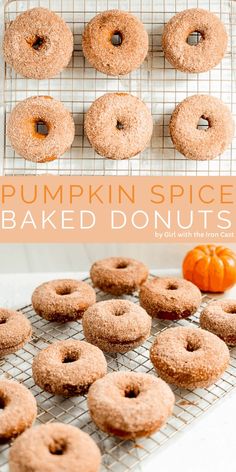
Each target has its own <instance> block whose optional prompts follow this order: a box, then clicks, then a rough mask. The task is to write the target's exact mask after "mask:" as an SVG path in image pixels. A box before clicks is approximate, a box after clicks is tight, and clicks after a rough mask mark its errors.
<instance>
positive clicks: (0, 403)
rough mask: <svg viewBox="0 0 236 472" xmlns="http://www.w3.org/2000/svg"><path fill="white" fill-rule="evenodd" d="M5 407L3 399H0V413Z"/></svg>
mask: <svg viewBox="0 0 236 472" xmlns="http://www.w3.org/2000/svg"><path fill="white" fill-rule="evenodd" d="M5 406H6V402H5V400H4V398H2V397H0V411H1V410H4V408H5Z"/></svg>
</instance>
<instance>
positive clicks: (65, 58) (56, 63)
mask: <svg viewBox="0 0 236 472" xmlns="http://www.w3.org/2000/svg"><path fill="white" fill-rule="evenodd" d="M3 50H4V58H5V61H6V62H7V63H8V64H9V65H10V66H11V67H13V68H14V69H15V71H16V72H17V73H18V74H21V75H23V76H24V77H29V78H32V79H48V78H50V77H54V76H56V75H57V74H59V72H61V71H62V69H64V68H65V67H66V66H67V65H68V63H69V62H70V59H71V56H72V52H73V35H72V32H71V31H70V29H69V27H68V26H67V24H66V23H65V22H64V20H63V19H62V18H60V17H59V16H58V15H56V14H55V13H54V12H52V11H50V10H48V9H46V8H33V9H31V10H27V11H25V12H24V13H21V14H20V15H19V16H17V18H16V19H15V20H14V21H13V22H11V23H10V25H9V27H8V28H7V30H6V32H5V36H4V44H3Z"/></svg>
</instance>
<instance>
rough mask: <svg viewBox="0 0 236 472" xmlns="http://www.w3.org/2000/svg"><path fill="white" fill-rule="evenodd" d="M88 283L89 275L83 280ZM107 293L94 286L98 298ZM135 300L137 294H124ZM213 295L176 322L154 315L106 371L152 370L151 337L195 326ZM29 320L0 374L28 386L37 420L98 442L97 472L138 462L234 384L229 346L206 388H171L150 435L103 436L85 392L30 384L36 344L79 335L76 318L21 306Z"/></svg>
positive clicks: (234, 355) (120, 471)
mask: <svg viewBox="0 0 236 472" xmlns="http://www.w3.org/2000/svg"><path fill="white" fill-rule="evenodd" d="M86 281H87V282H88V283H90V284H91V281H90V279H86ZM109 298H111V297H110V296H109V295H106V294H104V293H103V292H101V291H99V290H97V301H100V300H106V299H109ZM125 298H128V299H129V300H131V301H133V302H134V303H138V301H139V300H138V295H137V294H134V295H133V296H129V297H125ZM210 301H212V298H210V297H208V296H204V297H203V299H202V303H201V307H200V309H199V311H198V312H197V313H196V314H195V315H194V316H192V317H191V318H190V319H188V320H181V321H178V322H176V323H173V322H168V321H158V320H153V325H152V332H151V336H150V337H149V339H148V340H147V341H146V342H145V343H144V344H143V345H142V346H141V347H139V348H137V349H135V350H133V351H130V352H128V353H126V354H107V355H106V359H107V363H108V369H109V371H117V370H128V371H130V370H132V371H134V372H145V373H150V372H151V373H154V369H153V367H152V364H151V362H150V360H149V350H150V347H151V345H152V342H153V340H154V338H155V336H156V334H158V333H159V332H160V331H162V330H164V329H166V328H168V327H170V326H175V325H182V326H189V325H191V326H194V327H197V326H198V324H199V323H198V320H199V313H200V312H201V310H203V309H204V308H205V307H206V306H207V304H208V303H209V302H210ZM21 311H22V312H23V313H24V314H25V315H26V316H27V317H28V318H29V320H30V321H31V323H32V326H33V337H32V340H31V341H30V342H29V343H28V344H26V346H25V347H24V348H23V349H21V350H20V351H18V352H17V353H16V354H12V355H10V356H7V357H6V359H4V360H2V361H0V376H2V377H6V378H9V379H15V380H17V381H18V382H21V383H22V384H24V385H25V386H26V387H28V388H29V389H30V390H31V392H32V393H33V395H34V396H35V397H36V399H37V404H38V418H37V423H38V424H44V423H50V422H54V421H59V422H63V423H66V424H71V425H74V426H77V427H79V428H81V429H82V430H83V431H85V432H87V433H88V434H90V436H91V437H92V438H93V439H94V440H95V441H96V443H97V444H98V446H99V448H100V450H101V452H102V455H103V461H102V463H103V465H102V471H103V472H105V471H113V472H128V471H130V470H133V469H135V468H136V467H137V466H138V465H139V463H140V461H142V460H143V459H145V458H146V457H148V456H149V455H150V454H151V453H153V452H154V451H157V450H158V449H159V448H160V447H161V446H162V445H163V444H164V443H166V442H167V441H168V440H169V439H170V438H172V437H173V436H174V435H175V434H176V433H178V432H179V431H180V430H182V429H183V428H185V426H187V425H188V424H190V423H192V421H194V420H195V419H196V418H197V417H198V416H200V415H201V414H203V413H204V412H205V411H206V410H208V409H209V408H210V407H211V406H212V405H214V404H215V403H216V402H217V401H218V400H220V399H221V398H222V397H224V396H225V395H226V394H227V393H228V392H229V391H230V390H232V389H233V388H234V387H235V385H236V350H235V349H232V350H231V361H230V366H229V367H228V369H227V370H226V372H225V373H224V375H223V376H222V377H221V379H220V380H219V381H218V382H217V383H215V384H214V385H212V386H211V387H209V388H204V389H199V388H198V389H195V390H194V391H190V390H183V389H179V388H174V389H173V390H174V393H175V398H176V402H175V407H174V413H173V416H171V418H169V420H168V422H167V424H166V426H165V427H164V428H162V429H161V431H159V432H157V433H156V434H154V435H152V436H151V437H149V438H145V439H139V440H137V441H123V440H120V439H118V438H114V437H111V436H108V435H107V434H105V433H103V432H101V431H99V430H98V429H97V428H96V426H95V425H94V423H93V422H92V420H91V418H90V416H89V413H88V409H87V403H86V397H85V396H81V397H72V398H62V397H56V396H53V395H51V394H49V393H47V392H44V391H42V390H41V389H40V388H39V387H37V386H36V385H35V384H34V381H33V379H32V373H31V363H32V359H33V357H34V356H35V355H37V354H38V352H39V351H40V350H41V349H44V348H45V347H46V346H47V345H48V344H50V343H53V342H54V341H56V340H65V339H69V338H70V339H80V340H83V339H84V336H83V331H82V325H81V323H80V322H78V323H77V322H73V323H66V324H59V323H50V322H47V321H46V320H43V319H42V318H40V317H39V316H37V315H36V314H35V312H34V310H33V308H32V306H26V307H24V308H23V309H22V310H21ZM8 450H9V446H8V445H7V446H6V445H5V446H0V471H1V472H7V470H8V467H7V457H8Z"/></svg>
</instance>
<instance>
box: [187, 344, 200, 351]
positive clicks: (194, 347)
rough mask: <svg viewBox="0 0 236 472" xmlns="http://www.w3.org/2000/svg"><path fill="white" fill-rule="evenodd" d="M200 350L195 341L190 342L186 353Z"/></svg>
mask: <svg viewBox="0 0 236 472" xmlns="http://www.w3.org/2000/svg"><path fill="white" fill-rule="evenodd" d="M198 349H199V345H198V344H196V343H194V342H193V341H188V342H187V346H186V351H188V352H195V351H197V350H198Z"/></svg>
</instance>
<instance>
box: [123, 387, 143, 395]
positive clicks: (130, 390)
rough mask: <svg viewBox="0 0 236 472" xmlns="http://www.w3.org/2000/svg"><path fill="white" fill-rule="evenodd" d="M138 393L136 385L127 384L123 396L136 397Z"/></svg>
mask: <svg viewBox="0 0 236 472" xmlns="http://www.w3.org/2000/svg"><path fill="white" fill-rule="evenodd" d="M139 394H140V391H139V388H138V387H136V386H129V387H127V388H126V389H125V398H137V397H138V395H139Z"/></svg>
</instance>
